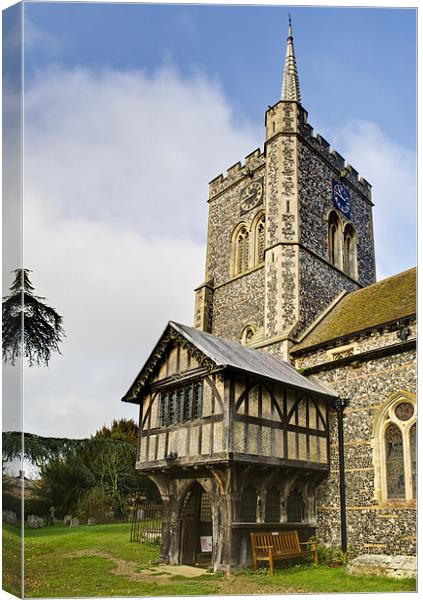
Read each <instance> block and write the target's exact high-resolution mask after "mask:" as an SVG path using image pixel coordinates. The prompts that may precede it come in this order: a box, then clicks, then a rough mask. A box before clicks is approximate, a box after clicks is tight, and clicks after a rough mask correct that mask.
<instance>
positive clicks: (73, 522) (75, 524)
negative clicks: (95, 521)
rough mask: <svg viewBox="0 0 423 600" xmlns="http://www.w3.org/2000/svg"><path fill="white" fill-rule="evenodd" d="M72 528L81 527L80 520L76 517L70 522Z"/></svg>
mask: <svg viewBox="0 0 423 600" xmlns="http://www.w3.org/2000/svg"><path fill="white" fill-rule="evenodd" d="M70 527H79V519H77V518H76V517H73V519H71V522H70Z"/></svg>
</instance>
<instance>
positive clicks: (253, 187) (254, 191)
mask: <svg viewBox="0 0 423 600" xmlns="http://www.w3.org/2000/svg"><path fill="white" fill-rule="evenodd" d="M262 199H263V184H262V181H261V180H257V181H253V182H252V183H250V185H248V186H247V187H246V188H245V189H244V190H243V192H242V194H241V202H240V206H241V214H242V213H245V212H247V211H249V210H251V209H252V208H254V207H256V206H258V205H259V204H260V203H261V201H262Z"/></svg>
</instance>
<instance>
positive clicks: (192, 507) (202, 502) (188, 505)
mask: <svg viewBox="0 0 423 600" xmlns="http://www.w3.org/2000/svg"><path fill="white" fill-rule="evenodd" d="M181 519H182V522H181V527H182V531H181V551H180V557H181V564H184V565H197V566H200V565H201V566H207V565H210V564H211V558H212V513H211V506H210V495H209V494H208V493H207V492H205V491H204V489H203V488H202V487H201V485H200V484H199V483H197V482H196V483H194V484H193V486H192V487H191V488H190V489H189V490H188V492H187V495H186V497H185V500H184V503H183V506H182V514H181Z"/></svg>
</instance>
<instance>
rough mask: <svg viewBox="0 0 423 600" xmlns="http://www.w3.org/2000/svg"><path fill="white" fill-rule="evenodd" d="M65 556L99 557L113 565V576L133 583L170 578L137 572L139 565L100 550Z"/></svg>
mask: <svg viewBox="0 0 423 600" xmlns="http://www.w3.org/2000/svg"><path fill="white" fill-rule="evenodd" d="M67 556H68V557H69V558H77V557H78V556H99V557H100V558H107V559H108V560H111V561H112V562H113V563H114V564H115V568H114V569H113V571H112V574H113V575H123V576H124V577H128V579H132V580H133V581H148V582H149V583H151V582H152V581H163V580H166V579H168V578H169V577H171V575H168V574H166V575H164V574H163V575H153V574H149V573H146V572H139V571H138V570H137V569H139V567H140V565H139V563H136V562H132V561H130V560H124V559H123V558H116V556H113V554H110V553H109V552H103V551H102V550H80V551H78V552H72V553H71V554H67ZM155 572H156V573H159V572H161V570H160V568H157V571H155ZM150 573H153V571H150Z"/></svg>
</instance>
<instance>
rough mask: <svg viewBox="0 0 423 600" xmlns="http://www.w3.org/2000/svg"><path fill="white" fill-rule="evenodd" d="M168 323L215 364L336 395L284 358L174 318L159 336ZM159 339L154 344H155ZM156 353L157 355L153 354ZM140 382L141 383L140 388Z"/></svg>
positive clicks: (127, 399) (325, 394)
mask: <svg viewBox="0 0 423 600" xmlns="http://www.w3.org/2000/svg"><path fill="white" fill-rule="evenodd" d="M169 327H171V328H172V329H174V330H175V331H176V332H178V333H179V334H180V335H182V336H183V337H184V338H185V339H186V340H188V342H190V343H192V344H193V345H194V346H195V347H196V348H198V350H200V352H202V353H203V354H204V355H205V356H207V357H208V358H209V359H211V360H212V361H213V362H214V363H215V364H216V367H223V368H228V369H232V370H235V371H241V372H243V373H247V374H251V375H256V376H258V377H264V378H266V379H270V380H272V381H275V382H277V383H283V384H285V385H288V386H290V387H293V388H296V389H300V390H304V391H307V392H309V393H314V394H317V395H320V396H325V397H330V398H336V397H337V395H336V394H335V393H331V391H330V390H329V389H328V388H327V387H324V386H323V385H320V384H319V383H318V382H317V381H311V380H308V379H307V378H306V377H304V376H303V375H300V373H298V371H297V370H296V369H295V368H294V367H292V366H291V365H289V364H288V363H287V362H285V361H283V360H281V359H280V358H277V357H275V356H272V355H271V354H268V353H266V352H259V351H258V350H254V349H253V348H246V347H245V346H242V345H241V344H237V343H235V342H231V341H229V340H226V339H224V338H221V337H217V336H215V335H211V334H210V333H205V332H204V331H200V330H199V329H195V328H194V327H188V326H187V325H181V324H180V323H175V322H174V321H169V323H168V326H167V327H166V329H165V331H164V333H163V335H162V338H163V337H164V336H165V335H166V333H167V332H168V328H169ZM159 344H160V340H159V342H158V344H157V346H156V348H157V347H158V346H159ZM154 355H155V351H153V353H152V354H151V356H150V358H149V359H148V360H147V362H146V363H145V365H144V367H143V368H142V369H141V371H140V373H139V375H138V376H137V378H136V379H135V381H134V383H133V384H132V385H131V387H130V389H129V390H128V392H127V393H126V395H125V396H124V397H123V398H122V400H123V401H133V400H131V399H130V398H131V396H132V390H133V388H134V386H136V384H137V380H138V379H139V378H141V377H142V375H143V373H144V372H145V371H146V369H147V368H148V365H149V362H150V360H152V357H153V356H154ZM156 356H157V355H156ZM142 387H143V386H141V388H142Z"/></svg>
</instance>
